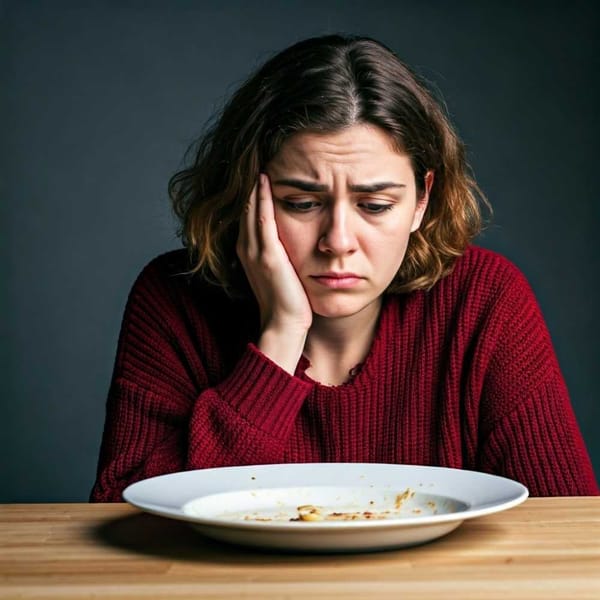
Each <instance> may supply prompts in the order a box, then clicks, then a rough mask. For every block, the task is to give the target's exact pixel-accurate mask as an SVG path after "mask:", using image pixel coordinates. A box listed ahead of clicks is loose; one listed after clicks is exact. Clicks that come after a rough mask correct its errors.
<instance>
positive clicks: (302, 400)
mask: <svg viewBox="0 0 600 600" xmlns="http://www.w3.org/2000/svg"><path fill="white" fill-rule="evenodd" d="M187 267H188V265H187V264H186V253H185V251H175V252H171V253H168V254H165V255H163V256H161V257H159V258H157V259H155V260H154V261H153V262H152V263H150V264H149V265H148V266H147V267H146V268H145V269H144V271H143V272H142V274H141V275H140V277H139V278H138V280H137V281H136V283H135V285H134V287H133V289H132V292H131V294H130V297H129V301H128V304H127V308H126V311H125V316H124V320H123V326H122V331H121V337H120V340H119V348H118V352H117V359H116V364H115V370H114V376H113V381H112V384H111V389H110V393H109V398H108V403H107V417H106V425H105V430H104V438H103V442H102V449H101V453H100V461H99V465H98V476H97V480H96V484H95V486H94V489H93V491H92V496H91V499H92V500H94V501H120V500H121V492H122V490H123V489H124V488H125V487H126V486H127V485H129V484H130V483H133V482H134V481H137V480H140V479H143V478H146V477H151V476H154V475H160V474H163V473H169V472H174V471H180V470H185V469H197V468H206V467H218V466H227V465H244V464H267V463H284V462H316V461H323V462H333V461H344V462H383V463H403V464H420V465H439V466H447V467H456V468H466V469H475V470H480V471H486V472H489V473H495V474H499V475H504V476H507V477H511V478H513V479H516V480H518V481H520V482H522V483H523V484H525V485H526V486H527V487H528V488H529V490H530V493H531V494H532V495H536V496H548V495H585V494H589V495H595V494H598V487H597V484H596V481H595V479H594V474H593V471H592V467H591V463H590V460H589V457H588V455H587V452H586V449H585V445H584V443H583V440H582V438H581V434H580V432H579V429H578V426H577V423H576V420H575V417H574V414H573V411H572V408H571V405H570V402H569V397H568V393H567V389H566V387H565V384H564V381H563V378H562V376H561V374H560V369H559V367H558V364H557V361H556V357H555V354H554V351H553V348H552V344H551V341H550V337H549V335H548V331H547V329H546V326H545V324H544V322H543V319H542V316H541V313H540V310H539V307H538V304H537V302H536V300H535V298H534V296H533V294H532V292H531V289H530V287H529V285H528V284H527V282H526V281H525V279H524V277H523V276H522V274H521V273H520V272H519V271H518V269H517V268H516V267H514V266H513V265H512V264H511V263H510V262H508V261H507V260H506V259H504V258H502V257H501V256H499V255H497V254H495V253H493V252H490V251H488V250H483V249H481V248H475V247H474V248H470V249H469V250H468V251H467V252H466V253H465V255H464V256H463V257H462V258H460V259H459V260H457V262H456V265H455V268H454V270H453V271H452V273H451V274H450V275H448V276H446V277H445V278H444V279H442V280H441V281H440V282H438V283H437V284H436V285H435V286H434V288H433V289H432V290H430V291H429V292H423V291H419V292H414V293H411V294H407V295H399V296H388V297H386V298H385V301H384V305H383V309H382V312H381V316H380V320H379V324H378V328H377V333H376V337H375V339H374V341H373V344H372V347H371V349H370V352H369V355H368V356H367V358H366V360H365V361H364V363H363V364H362V365H361V367H360V369H359V370H358V372H357V373H356V374H354V375H353V377H352V378H351V379H350V380H349V381H348V382H346V383H345V384H343V385H340V386H335V387H330V386H324V385H321V384H319V383H316V382H314V381H312V380H311V379H310V378H309V377H308V376H307V375H306V372H305V371H306V368H307V366H308V361H307V360H306V359H304V358H302V359H301V361H300V363H299V365H298V368H297V370H296V374H295V376H291V375H289V374H288V373H286V372H285V371H283V370H282V369H280V368H279V367H278V366H277V365H276V364H274V363H273V362H271V361H270V360H269V359H268V358H267V357H265V356H264V355H263V354H261V353H260V352H259V350H258V349H257V348H256V346H255V345H254V342H255V341H256V336H257V333H258V332H257V319H256V307H255V306H250V305H249V304H248V303H243V302H241V301H233V300H231V299H229V298H227V297H226V296H225V295H224V294H222V293H221V292H220V291H219V290H218V289H216V288H211V287H208V286H205V285H203V284H201V283H198V282H197V281H196V280H195V279H192V278H189V277H188V276H186V275H182V274H181V273H183V272H184V271H185V270H186V269H187Z"/></svg>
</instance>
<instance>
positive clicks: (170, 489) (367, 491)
mask: <svg viewBox="0 0 600 600" xmlns="http://www.w3.org/2000/svg"><path fill="white" fill-rule="evenodd" d="M407 490H408V493H406V492H407ZM527 496H528V491H527V488H526V487H525V486H523V485H521V484H520V483H517V482H516V481H512V480H510V479H506V478H504V477H498V476H495V475H488V474H485V473H478V472H475V471H466V470H460V469H447V468H443V467H422V466H412V465H388V464H372V463H307V464H283V465H259V466H249V467H225V468H219V469H202V470H198V471H184V472H181V473H172V474H169V475H162V476H160V477H153V478H151V479H146V480H144V481H139V482H138V483H134V484H133V485H130V486H129V487H128V488H127V489H126V490H125V491H124V492H123V497H124V499H125V500H126V501H127V502H129V503H130V504H133V505H134V506H137V507H139V508H141V509H143V510H145V511H147V512H151V513H154V514H158V515H162V516H165V517H170V518H174V519H180V520H184V521H189V522H190V523H192V524H193V525H194V527H196V528H197V529H198V530H199V531H200V532H202V533H203V534H204V535H206V536H208V537H212V538H214V539H217V540H221V541H226V542H232V543H235V544H242V545H248V546H260V547H263V548H278V549H287V550H302V551H320V552H341V551H346V552H348V551H367V550H382V549H386V548H400V547H404V546H411V545H414V544H420V543H423V542H427V541H430V540H433V539H436V538H438V537H441V536H443V535H445V534H447V533H449V532H451V531H452V530H454V529H456V528H457V527H458V526H459V525H460V524H461V523H462V522H463V521H464V520H465V519H472V518H474V517H480V516H483V515H489V514H491V513H495V512H499V511H501V510H506V509H508V508H511V507H513V506H516V505H517V504H520V503H521V502H523V501H524V500H525V499H526V498H527ZM302 505H314V506H317V507H318V515H317V517H318V518H323V519H324V520H316V521H305V520H297V519H299V512H298V507H299V506H302ZM303 510H304V509H303ZM332 513H344V515H343V516H342V517H341V518H340V517H337V519H338V520H330V519H331V518H335V516H333V517H332ZM350 513H351V514H350ZM366 513H370V515H367V514H366Z"/></svg>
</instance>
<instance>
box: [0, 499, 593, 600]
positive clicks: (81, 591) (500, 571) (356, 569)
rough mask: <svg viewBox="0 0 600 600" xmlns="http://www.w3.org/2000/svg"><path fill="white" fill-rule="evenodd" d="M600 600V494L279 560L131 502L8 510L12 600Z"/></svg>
mask: <svg viewBox="0 0 600 600" xmlns="http://www.w3.org/2000/svg"><path fill="white" fill-rule="evenodd" d="M239 597H243V598H254V599H259V598H260V599H267V600H268V599H273V598H279V599H284V598H285V599H287V600H292V599H297V598H311V599H312V598H314V599H319V598H338V599H339V598H350V599H352V598H369V599H376V598H394V599H396V598H403V599H404V598H419V600H425V599H427V598H432V597H440V598H445V599H449V598H460V599H461V600H468V599H470V598H478V599H479V598H490V599H493V598H502V600H508V599H509V598H519V599H530V598H543V599H544V600H546V599H548V598H565V599H567V598H568V599H579V598H589V599H594V600H598V599H600V497H598V498H534V499H529V500H527V501H526V502H525V503H524V504H522V505H521V506H518V507H516V508H513V509H511V510H508V511H505V512H502V513H500V514H497V515H492V516H488V517H481V518H479V519H474V520H472V521H466V522H465V523H463V525H461V527H459V528H458V529H457V530H456V531H454V532H453V533H451V534H449V535H448V536H446V537H444V538H441V539H439V540H437V541H434V542H432V543H430V544H427V545H423V546H419V547H414V548H409V549H404V550H394V551H388V552H377V553H370V554H353V555H300V554H291V555H279V554H274V553H267V552H260V551H257V550H251V549H247V550H245V549H240V548H236V547H234V546H227V545H225V544H220V543H217V542H213V541H210V540H208V539H205V538H204V537H202V536H201V535H200V534H199V533H197V532H196V531H194V530H193V529H192V528H191V527H189V525H187V524H185V523H183V522H179V521H173V520H170V519H165V518H161V517H156V516H152V515H149V514H145V513H142V512H140V511H138V510H137V509H134V508H132V507H130V506H129V505H126V504H112V505H111V504H14V505H4V506H0V598H2V599H5V598H6V599H8V598H10V599H11V600H13V599H17V598H37V599H45V598H52V599H61V600H69V599H73V598H144V599H148V598H177V599H181V598H194V599H197V598H202V599H205V598H220V599H223V598H239Z"/></svg>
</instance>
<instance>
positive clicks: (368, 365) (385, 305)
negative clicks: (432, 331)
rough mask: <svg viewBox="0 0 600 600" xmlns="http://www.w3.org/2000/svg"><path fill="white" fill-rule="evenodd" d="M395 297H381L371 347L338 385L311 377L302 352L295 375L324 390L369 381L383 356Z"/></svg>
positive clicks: (375, 373) (357, 384) (351, 386)
mask: <svg viewBox="0 0 600 600" xmlns="http://www.w3.org/2000/svg"><path fill="white" fill-rule="evenodd" d="M394 298H395V297H394V296H392V295H386V296H384V297H383V301H382V304H381V312H380V313H379V317H378V318H377V325H376V327H375V336H374V337H373V341H372V342H371V347H370V348H369V351H368V353H367V356H366V357H365V359H364V360H363V361H362V362H361V363H358V364H357V365H355V366H354V367H352V369H350V372H349V378H348V379H347V380H346V381H344V382H343V383H340V384H339V385H327V384H324V383H321V382H319V381H316V380H314V379H312V378H311V377H310V376H309V375H308V374H307V373H306V370H307V369H308V368H309V367H310V365H311V363H310V360H309V359H308V358H307V357H306V356H305V355H304V354H303V355H302V356H301V357H300V360H299V361H298V366H297V368H296V376H297V377H299V378H300V379H302V380H304V381H307V382H308V383H311V384H312V385H314V386H316V387H317V388H322V389H324V390H343V389H345V388H353V387H356V386H360V385H362V383H363V382H370V381H372V378H373V377H375V376H376V375H377V372H378V371H379V369H380V368H381V366H382V358H383V357H384V356H385V351H384V349H385V347H386V344H387V337H388V332H389V331H390V324H391V320H392V319H393V315H394V314H395V313H396V312H397V311H395V310H394V307H395V305H396V301H395V299H394Z"/></svg>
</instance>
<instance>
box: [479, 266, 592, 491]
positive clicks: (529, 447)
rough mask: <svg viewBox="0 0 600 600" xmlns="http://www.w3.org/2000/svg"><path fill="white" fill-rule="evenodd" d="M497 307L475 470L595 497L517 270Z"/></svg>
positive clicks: (536, 312)
mask: <svg viewBox="0 0 600 600" xmlns="http://www.w3.org/2000/svg"><path fill="white" fill-rule="evenodd" d="M512 275H513V277H512V280H511V281H510V283H509V284H508V285H507V287H506V288H505V289H504V290H503V292H502V293H501V294H500V296H499V299H498V301H497V303H496V306H495V311H494V312H495V315H496V317H498V318H497V319H495V323H496V325H495V328H496V329H495V331H494V332H493V335H490V336H489V339H492V340H494V342H493V348H492V349H491V361H490V363H489V365H488V373H487V375H486V384H485V390H484V400H483V401H482V407H481V413H480V419H481V425H482V429H481V432H482V439H481V440H480V442H481V446H480V451H479V461H480V464H479V468H480V469H481V470H483V471H487V472H491V473H497V474H500V475H504V476H506V477H510V478H512V479H515V480H517V481H520V482H521V483H523V484H524V485H526V486H527V487H528V488H529V491H530V494H531V495H532V496H570V495H572V496H575V495H597V494H598V486H597V483H596V480H595V477H594V472H593V468H592V464H591V461H590V459H589V455H588V453H587V450H586V447H585V443H584V441H583V438H582V436H581V433H580V430H579V427H578V424H577V420H576V417H575V414H574V412H573V409H572V406H571V402H570V399H569V394H568V391H567V387H566V385H565V382H564V379H563V377H562V374H561V372H560V368H559V365H558V361H557V359H556V355H555V352H554V349H553V346H552V342H551V339H550V335H549V332H548V330H547V327H546V325H545V323H544V320H543V317H542V314H541V311H540V308H539V306H538V304H537V301H536V299H535V297H534V295H533V292H532V291H531V288H530V287H529V284H528V283H527V281H526V280H525V278H524V277H523V275H522V274H521V273H520V272H519V271H517V270H516V269H515V270H514V271H513V273H512Z"/></svg>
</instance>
